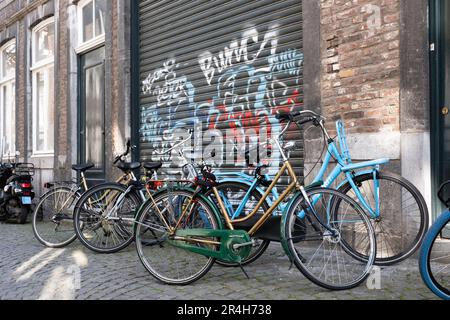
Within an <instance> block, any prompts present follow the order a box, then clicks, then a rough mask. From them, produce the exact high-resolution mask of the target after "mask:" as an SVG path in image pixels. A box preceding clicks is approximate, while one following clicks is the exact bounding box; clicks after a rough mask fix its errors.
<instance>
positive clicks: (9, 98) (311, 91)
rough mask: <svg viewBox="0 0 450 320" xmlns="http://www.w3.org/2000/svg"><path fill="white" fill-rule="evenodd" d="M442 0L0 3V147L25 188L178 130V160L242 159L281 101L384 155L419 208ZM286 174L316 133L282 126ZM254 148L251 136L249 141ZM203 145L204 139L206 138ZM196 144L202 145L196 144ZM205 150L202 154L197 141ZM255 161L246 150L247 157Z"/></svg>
mask: <svg viewBox="0 0 450 320" xmlns="http://www.w3.org/2000/svg"><path fill="white" fill-rule="evenodd" d="M448 6H449V5H448V4H447V3H446V1H444V0H430V1H429V2H428V1H423V0H360V1H348V0H317V1H305V0H303V1H302V0H285V1H266V0H261V1H222V0H218V1H176V2H175V1H150V0H141V1H138V0H131V1H121V0H80V1H71V0H65V1H63V0H34V1H19V0H3V1H0V54H1V56H0V66H1V68H0V101H1V105H0V110H1V114H0V120H1V128H0V130H1V136H2V137H4V138H3V139H2V151H3V157H4V159H6V158H7V157H11V155H12V154H14V153H15V152H16V151H19V152H20V160H22V161H30V162H33V163H34V164H35V165H36V167H37V168H39V170H38V174H37V176H36V185H42V184H43V182H45V181H46V180H52V179H67V178H69V177H70V176H71V172H70V167H71V164H73V163H76V162H78V163H80V162H87V161H90V162H94V163H95V164H96V170H94V171H93V172H92V173H91V175H90V178H91V179H92V180H93V181H100V180H103V179H111V178H112V177H113V176H115V174H116V172H115V170H114V167H113V166H112V163H111V162H112V158H113V155H114V154H116V153H118V152H120V151H122V150H123V148H124V146H125V141H126V139H127V138H129V137H131V139H132V141H133V143H135V144H136V145H137V148H136V149H135V153H134V155H133V156H134V158H135V159H140V160H142V161H150V160H162V161H163V162H164V163H165V166H164V173H165V174H167V175H172V174H175V173H176V172H177V171H178V169H177V166H176V165H173V164H174V163H175V162H174V158H173V157H171V156H165V157H161V156H159V155H157V154H156V152H155V151H158V150H163V149H164V148H166V147H168V146H170V145H172V144H173V142H174V141H175V140H176V139H177V138H178V135H177V134H175V133H174V132H176V131H177V130H178V131H180V132H181V133H180V135H182V134H183V132H184V133H186V128H191V129H193V132H194V138H193V146H194V151H195V152H194V153H193V154H192V157H195V158H197V159H200V158H202V159H204V158H205V157H206V156H205V152H206V153H209V154H210V155H211V157H212V158H213V160H214V161H215V165H216V166H217V167H220V168H221V170H224V171H226V172H228V171H231V170H233V171H235V170H247V168H248V161H246V159H245V157H244V156H243V155H244V154H245V151H246V150H247V151H248V150H251V149H252V148H253V147H258V146H260V149H265V151H266V152H267V154H266V157H267V159H269V160H270V164H272V165H273V166H274V167H276V166H277V164H278V163H279V160H280V159H279V156H280V155H278V154H277V153H276V150H271V149H270V148H261V141H262V140H263V139H264V137H265V136H267V135H268V136H270V135H273V134H276V133H277V132H278V131H277V130H279V122H278V121H277V120H276V118H275V115H276V113H277V112H279V111H281V110H285V111H292V110H301V109H304V108H307V109H313V110H315V111H317V112H320V113H321V114H323V115H324V116H325V117H326V118H327V126H328V129H329V130H330V132H331V133H335V129H334V121H335V120H338V119H341V120H343V122H344V124H345V125H346V128H347V133H348V138H349V142H350V143H349V144H350V150H351V153H352V155H353V158H354V159H355V160H366V159H373V158H385V157H388V158H391V159H392V161H391V163H390V164H389V166H388V169H389V170H392V171H395V172H397V173H401V174H402V175H403V176H404V177H406V178H407V179H409V180H411V181H412V182H413V183H414V184H415V185H416V186H417V187H418V189H419V190H420V191H421V192H422V193H423V195H424V197H425V198H426V200H427V202H428V204H429V206H430V208H431V207H433V208H434V210H439V208H438V204H437V202H436V201H435V200H434V199H435V198H434V196H433V195H434V194H435V191H436V190H435V189H436V186H437V185H438V184H439V183H441V182H442V181H443V180H445V179H450V168H449V165H450V164H449V162H448V160H447V159H448V152H449V151H448V150H449V149H450V141H449V139H450V138H449V136H450V134H449V132H448V128H449V125H448V121H449V120H448V117H447V114H448V107H445V106H446V105H448V103H447V100H446V99H447V94H446V93H447V90H446V88H447V87H449V85H448V84H447V81H448V80H447V79H448V76H447V70H450V69H449V68H448V67H447V59H446V56H447V55H446V52H447V51H446V48H447V43H446V39H447V38H448V37H446V32H447V31H446V30H447V29H449V28H447V27H446V26H447V23H448V21H450V20H449V18H450V9H449V8H448ZM289 138H290V139H291V140H294V141H296V148H295V151H293V152H292V154H291V158H292V159H293V162H294V164H295V169H296V171H297V173H298V175H299V176H303V175H305V173H308V172H309V171H310V170H311V169H312V168H313V167H314V164H315V163H316V161H317V159H318V157H320V155H321V151H322V144H321V141H322V140H321V139H322V138H321V136H320V134H319V132H317V131H314V130H307V131H304V132H303V131H298V130H292V131H291V132H290V135H289ZM252 146H253V147H252ZM208 147H209V149H208ZM205 149H206V151H205ZM212 151H214V152H212ZM257 160H260V159H257Z"/></svg>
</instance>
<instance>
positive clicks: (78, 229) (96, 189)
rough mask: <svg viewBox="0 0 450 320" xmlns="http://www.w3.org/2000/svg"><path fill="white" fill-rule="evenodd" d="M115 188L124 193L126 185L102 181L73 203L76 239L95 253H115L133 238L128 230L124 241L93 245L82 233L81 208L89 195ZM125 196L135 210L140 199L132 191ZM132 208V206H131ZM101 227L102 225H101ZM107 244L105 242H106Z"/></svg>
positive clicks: (139, 203) (127, 244) (138, 205)
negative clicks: (106, 245)
mask: <svg viewBox="0 0 450 320" xmlns="http://www.w3.org/2000/svg"><path fill="white" fill-rule="evenodd" d="M108 189H110V190H115V191H117V192H119V193H125V192H126V190H127V187H126V186H124V185H121V184H118V183H103V184H99V185H97V186H95V187H92V188H90V189H89V190H88V191H86V192H85V193H83V195H82V196H81V197H80V199H79V200H78V202H77V203H76V205H75V210H74V217H73V222H74V228H75V232H76V234H77V237H78V239H79V240H80V242H81V243H82V244H83V245H84V246H85V247H86V248H88V249H90V250H91V251H94V252H97V253H104V254H109V253H115V252H118V251H120V250H123V249H124V248H126V247H128V246H129V245H130V244H131V243H132V242H133V240H134V237H133V233H132V232H130V233H129V235H128V239H126V240H125V241H123V242H122V243H120V244H118V245H116V246H113V247H108V248H105V247H101V246H99V245H93V244H92V243H91V242H90V241H88V240H87V239H86V237H85V236H84V234H83V228H85V225H86V223H84V225H83V226H82V217H81V214H82V208H84V207H85V205H87V204H86V202H88V201H89V199H90V197H91V196H92V195H94V194H96V193H97V192H100V191H102V190H108ZM126 197H128V198H129V199H130V200H131V202H132V205H134V210H137V209H138V208H139V207H140V205H141V204H142V201H141V199H140V198H139V197H138V196H137V195H136V194H135V193H134V192H129V193H128V194H127V195H126ZM132 210H133V207H132ZM134 213H136V211H134ZM115 224H116V223H115V222H113V224H112V226H113V229H114V226H115ZM102 228H103V226H102ZM106 244H107V242H106Z"/></svg>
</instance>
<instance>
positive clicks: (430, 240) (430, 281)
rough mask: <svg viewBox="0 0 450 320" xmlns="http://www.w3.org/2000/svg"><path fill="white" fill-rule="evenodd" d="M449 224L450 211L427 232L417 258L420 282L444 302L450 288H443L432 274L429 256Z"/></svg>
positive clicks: (448, 295)
mask: <svg viewBox="0 0 450 320" xmlns="http://www.w3.org/2000/svg"><path fill="white" fill-rule="evenodd" d="M449 222H450V211H446V212H444V213H443V214H442V215H441V216H440V217H439V218H438V219H437V220H436V221H435V223H434V224H433V225H432V226H431V228H430V229H429V230H428V232H427V234H426V235H425V238H424V240H423V244H422V247H421V250H420V256H419V269H420V275H421V277H422V280H423V281H424V283H425V284H426V286H427V287H428V288H429V289H430V290H431V291H432V292H433V293H434V294H435V295H437V296H438V297H439V298H441V299H444V300H450V288H446V287H444V286H443V285H442V284H441V283H440V282H439V281H438V280H437V279H436V277H435V275H434V274H433V272H432V268H431V255H432V252H433V247H434V244H435V242H436V240H437V239H438V238H439V235H440V234H441V232H442V230H443V229H444V228H445V226H446V225H447V224H448V223H449ZM444 269H445V268H444Z"/></svg>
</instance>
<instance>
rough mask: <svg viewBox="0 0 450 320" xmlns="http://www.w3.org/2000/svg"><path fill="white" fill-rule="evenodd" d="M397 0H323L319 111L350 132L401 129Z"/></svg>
mask: <svg viewBox="0 0 450 320" xmlns="http://www.w3.org/2000/svg"><path fill="white" fill-rule="evenodd" d="M399 3H400V0H370V1H369V0H355V1H349V0H321V3H320V5H321V61H322V77H321V95H322V97H321V98H322V112H323V113H324V114H325V115H326V116H327V117H328V119H329V121H328V126H329V129H330V130H331V131H333V132H334V120H337V119H339V118H341V119H343V120H344V121H345V124H346V127H347V132H348V133H377V132H398V131H399V130H400V120H399V117H400V89H399V88H400V51H399V42H400V5H399Z"/></svg>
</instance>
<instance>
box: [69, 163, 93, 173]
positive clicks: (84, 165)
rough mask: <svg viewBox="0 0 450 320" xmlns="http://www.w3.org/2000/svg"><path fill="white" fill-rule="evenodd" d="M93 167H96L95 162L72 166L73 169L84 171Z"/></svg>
mask: <svg viewBox="0 0 450 320" xmlns="http://www.w3.org/2000/svg"><path fill="white" fill-rule="evenodd" d="M93 167H95V164H93V163H85V164H74V165H73V166H72V170H75V171H80V172H84V171H87V170H89V169H91V168H93Z"/></svg>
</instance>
